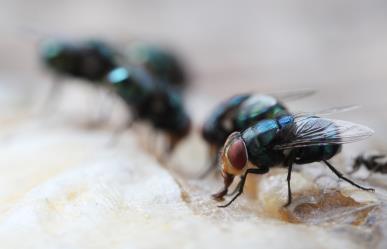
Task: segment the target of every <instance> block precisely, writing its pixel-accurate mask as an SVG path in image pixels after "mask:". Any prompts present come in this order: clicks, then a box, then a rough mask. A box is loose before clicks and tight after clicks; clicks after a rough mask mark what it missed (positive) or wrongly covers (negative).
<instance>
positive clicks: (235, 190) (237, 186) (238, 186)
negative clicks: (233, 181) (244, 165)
mask: <svg viewBox="0 0 387 249" xmlns="http://www.w3.org/2000/svg"><path fill="white" fill-rule="evenodd" d="M241 184H242V176H241V179H240V180H239V182H238V184H237V185H236V186H235V188H234V190H233V191H231V193H229V194H227V196H233V195H235V194H236V193H237V192H238V189H239V188H240V185H241Z"/></svg>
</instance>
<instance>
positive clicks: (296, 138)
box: [274, 115, 374, 150]
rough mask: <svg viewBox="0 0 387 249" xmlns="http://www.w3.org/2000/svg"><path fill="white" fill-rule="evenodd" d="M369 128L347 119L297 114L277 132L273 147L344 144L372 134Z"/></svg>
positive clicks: (280, 148)
mask: <svg viewBox="0 0 387 249" xmlns="http://www.w3.org/2000/svg"><path fill="white" fill-rule="evenodd" d="M373 133H374V132H373V130H371V129H370V128H368V127H366V126H363V125H359V124H354V123H351V122H348V121H342V120H333V119H326V118H320V117H316V116H309V115H307V116H298V117H296V118H295V120H294V123H292V124H290V125H288V126H287V127H284V128H283V129H282V131H281V132H280V133H279V134H278V136H279V138H280V139H278V141H280V142H278V143H277V144H276V145H275V146H274V149H276V150H285V149H291V148H297V147H306V146H313V145H324V144H345V143H352V142H356V141H360V140H363V139H365V138H367V137H369V136H371V135H372V134H373Z"/></svg>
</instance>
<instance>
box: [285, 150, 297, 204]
mask: <svg viewBox="0 0 387 249" xmlns="http://www.w3.org/2000/svg"><path fill="white" fill-rule="evenodd" d="M294 158H295V153H294V152H293V151H292V152H290V154H289V156H288V157H287V158H286V160H285V163H284V164H285V166H286V167H287V168H288V176H287V177H286V181H287V183H288V201H287V202H286V204H285V205H284V207H288V206H289V205H290V204H291V203H292V190H291V188H290V180H291V178H292V170H293V163H294Z"/></svg>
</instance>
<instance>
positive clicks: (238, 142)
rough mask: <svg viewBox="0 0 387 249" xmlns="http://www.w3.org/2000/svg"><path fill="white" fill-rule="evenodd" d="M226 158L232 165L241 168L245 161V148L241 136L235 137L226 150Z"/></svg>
mask: <svg viewBox="0 0 387 249" xmlns="http://www.w3.org/2000/svg"><path fill="white" fill-rule="evenodd" d="M227 158H228V160H229V162H230V164H231V166H232V167H234V168H236V169H238V170H241V169H243V168H244V167H245V165H246V163H247V149H246V145H245V143H244V141H243V140H242V139H241V138H237V139H235V140H234V141H233V142H232V143H231V144H230V146H229V147H228V150H227Z"/></svg>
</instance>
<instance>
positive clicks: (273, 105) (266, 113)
mask: <svg viewBox="0 0 387 249" xmlns="http://www.w3.org/2000/svg"><path fill="white" fill-rule="evenodd" d="M288 114H289V112H288V111H287V109H286V108H285V106H284V105H282V104H281V103H280V102H278V100H276V99H275V98H273V97H271V96H267V95H258V96H252V97H250V98H249V99H248V100H246V101H245V102H244V103H243V105H242V106H241V107H240V108H239V111H238V112H237V113H236V115H235V118H234V126H235V128H236V130H244V129H246V128H248V127H250V126H252V125H254V124H255V123H256V122H258V121H260V120H263V119H275V118H277V117H280V116H283V115H288Z"/></svg>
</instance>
